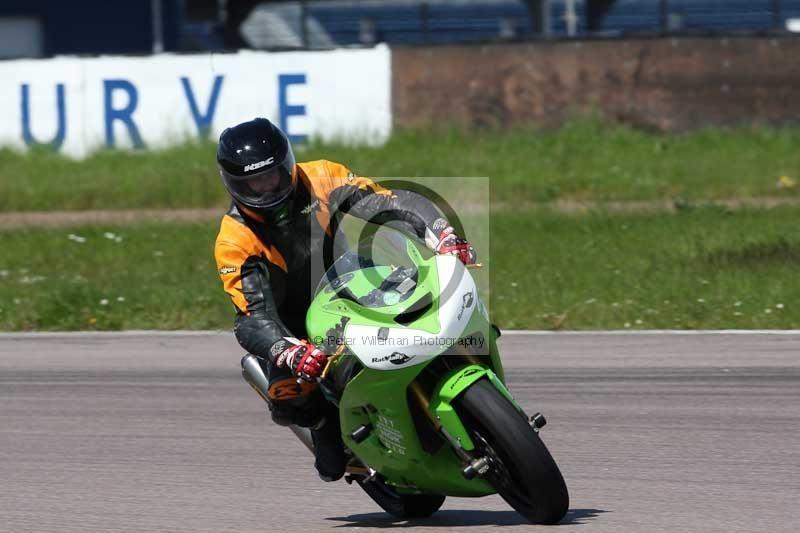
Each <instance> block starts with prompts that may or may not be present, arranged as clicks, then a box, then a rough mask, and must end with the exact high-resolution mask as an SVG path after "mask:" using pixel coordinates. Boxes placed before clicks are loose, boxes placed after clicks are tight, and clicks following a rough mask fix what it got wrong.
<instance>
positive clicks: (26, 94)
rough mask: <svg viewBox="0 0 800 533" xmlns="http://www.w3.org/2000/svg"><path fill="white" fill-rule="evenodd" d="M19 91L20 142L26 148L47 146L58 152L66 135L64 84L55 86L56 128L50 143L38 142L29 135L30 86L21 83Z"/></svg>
mask: <svg viewBox="0 0 800 533" xmlns="http://www.w3.org/2000/svg"><path fill="white" fill-rule="evenodd" d="M20 89H21V93H22V94H21V96H22V98H21V107H22V140H23V141H25V144H26V145H27V146H49V147H50V148H52V149H53V150H58V149H59V148H61V145H62V144H64V137H65V136H66V134H67V113H66V111H65V107H66V106H65V105H64V101H65V97H64V84H63V83H57V84H56V109H57V112H58V128H57V129H56V135H55V137H53V139H52V140H51V141H50V142H46V143H43V142H39V141H37V140H36V139H34V137H33V134H32V133H31V105H30V86H29V85H28V84H27V83H23V84H22V86H21V87H20Z"/></svg>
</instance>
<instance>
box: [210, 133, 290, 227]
mask: <svg viewBox="0 0 800 533" xmlns="http://www.w3.org/2000/svg"><path fill="white" fill-rule="evenodd" d="M217 163H218V164H219V174H220V176H222V182H223V183H224V184H225V188H226V189H228V192H229V193H230V195H231V196H232V197H233V199H234V200H235V201H236V202H238V203H239V204H241V205H243V206H245V207H247V208H250V209H251V210H253V211H255V212H257V213H258V214H261V215H265V216H266V217H267V218H270V219H275V218H276V217H277V219H278V221H285V220H286V217H287V215H288V205H289V204H290V200H291V197H292V192H294V174H295V160H294V154H293V153H292V146H291V144H289V139H288V138H287V137H286V134H285V133H283V132H282V131H281V130H280V128H278V127H277V126H275V125H274V124H273V123H272V122H270V121H269V120H267V119H265V118H257V119H254V120H251V121H249V122H243V123H241V124H239V125H238V126H234V127H232V128H228V129H226V130H225V131H223V132H222V135H220V136H219V145H218V146H217Z"/></svg>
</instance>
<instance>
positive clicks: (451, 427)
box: [410, 363, 544, 479]
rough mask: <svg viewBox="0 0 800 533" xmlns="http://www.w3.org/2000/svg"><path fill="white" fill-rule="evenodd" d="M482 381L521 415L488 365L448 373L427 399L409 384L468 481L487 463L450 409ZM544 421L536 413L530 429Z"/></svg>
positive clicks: (479, 364) (483, 469)
mask: <svg viewBox="0 0 800 533" xmlns="http://www.w3.org/2000/svg"><path fill="white" fill-rule="evenodd" d="M484 378H485V379H488V380H489V381H490V382H491V383H492V385H494V386H495V387H496V388H497V390H498V391H500V393H501V394H502V395H503V396H505V397H506V398H507V399H508V401H509V402H511V405H513V406H514V407H515V408H516V409H517V410H519V411H520V413H523V411H522V408H520V407H519V405H517V403H516V402H515V401H514V398H513V397H512V396H511V393H510V392H509V391H508V389H507V388H506V386H505V384H504V383H503V382H502V381H501V380H500V378H499V377H497V375H496V374H495V373H494V372H493V371H492V370H491V369H490V368H489V367H488V366H486V365H484V364H481V363H472V364H469V365H467V366H463V367H460V368H457V369H455V370H452V371H450V372H449V373H448V374H446V375H445V376H444V378H443V379H442V380H441V381H440V382H439V384H438V386H437V387H436V388H435V389H434V391H433V394H432V395H431V397H430V399H428V397H427V396H426V395H425V392H424V391H423V390H422V388H421V387H420V386H419V384H418V383H417V382H416V381H415V382H412V383H411V385H410V389H411V392H412V393H413V394H414V397H415V398H416V400H417V401H418V402H419V404H420V406H421V407H422V408H423V411H424V412H425V413H426V414H427V416H428V418H429V419H430V421H431V423H432V424H433V426H434V428H435V429H436V431H437V432H439V434H440V435H442V437H444V439H445V440H446V441H447V442H448V443H449V444H450V447H451V448H452V449H453V451H454V452H455V454H456V455H457V456H458V458H459V459H461V462H462V464H463V465H464V468H463V470H462V473H463V475H464V477H465V478H467V479H472V478H474V477H475V476H476V475H483V474H485V473H486V472H488V470H489V462H488V460H487V459H486V458H485V457H482V456H480V455H478V453H477V452H478V450H476V449H475V443H474V442H473V441H472V438H471V437H470V435H469V431H468V430H467V428H466V427H465V426H464V423H463V422H462V421H461V418H459V416H458V413H457V412H456V410H455V409H454V408H453V401H454V400H455V399H456V398H458V396H459V395H461V394H462V393H463V392H464V391H465V390H467V389H468V388H469V387H471V386H472V385H473V384H474V383H475V382H476V381H478V380H479V379H484ZM523 414H524V413H523ZM534 419H535V420H536V421H535V422H534ZM543 421H544V417H543V416H541V415H540V414H539V413H537V414H536V415H534V417H532V418H531V426H532V427H533V429H534V431H538V428H539V427H541V426H543V425H544V423H543Z"/></svg>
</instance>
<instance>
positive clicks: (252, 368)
mask: <svg viewBox="0 0 800 533" xmlns="http://www.w3.org/2000/svg"><path fill="white" fill-rule="evenodd" d="M242 377H243V378H244V380H245V381H246V382H247V383H249V384H250V386H251V387H253V390H254V391H256V392H257V393H258V395H259V396H261V398H262V399H263V400H264V401H265V402H269V395H268V391H269V381H268V380H267V376H265V375H264V371H263V370H262V369H261V365H260V364H259V362H258V358H257V357H256V356H255V355H253V354H247V355H245V356H244V357H242ZM289 429H291V430H292V433H294V434H295V435H296V436H297V438H298V439H300V442H302V443H303V444H304V445H305V446H306V448H308V449H309V450H311V453H314V443H313V441H312V440H311V430H309V429H308V428H301V427H299V426H295V425H291V426H289Z"/></svg>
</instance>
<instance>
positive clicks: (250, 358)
mask: <svg viewBox="0 0 800 533" xmlns="http://www.w3.org/2000/svg"><path fill="white" fill-rule="evenodd" d="M242 377H243V378H244V380H245V381H246V382H247V383H249V384H250V386H251V387H253V390H254V391H256V392H257V393H258V395H259V396H261V398H262V399H263V400H264V401H265V402H269V394H268V391H269V381H267V376H265V375H264V371H263V370H261V365H260V364H259V362H258V358H257V357H256V356H255V355H253V354H247V355H245V356H244V357H242Z"/></svg>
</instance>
